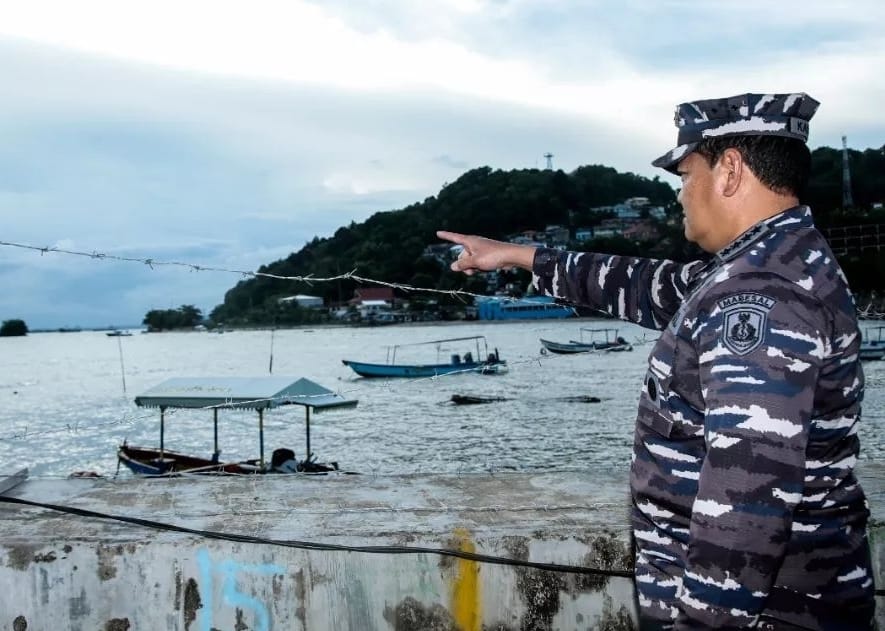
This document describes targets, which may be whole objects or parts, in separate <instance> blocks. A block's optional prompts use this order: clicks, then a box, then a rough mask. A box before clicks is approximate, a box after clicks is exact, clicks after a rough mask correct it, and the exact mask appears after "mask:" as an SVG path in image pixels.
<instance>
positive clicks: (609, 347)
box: [541, 327, 633, 355]
mask: <svg viewBox="0 0 885 631" xmlns="http://www.w3.org/2000/svg"><path fill="white" fill-rule="evenodd" d="M585 333H586V334H587V337H586V338H585V335H584V334H585ZM541 345H542V346H543V348H542V349H541V352H547V351H549V352H551V353H557V354H559V355H568V354H573V353H599V352H603V353H616V352H620V351H632V350H633V345H632V344H630V343H629V342H628V341H627V340H625V339H624V338H623V337H621V336H620V335H618V330H617V329H591V328H587V327H581V330H580V339H578V340H570V341H568V342H554V341H552V340H545V339H543V338H541Z"/></svg>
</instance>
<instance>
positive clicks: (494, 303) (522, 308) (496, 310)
mask: <svg viewBox="0 0 885 631" xmlns="http://www.w3.org/2000/svg"><path fill="white" fill-rule="evenodd" d="M476 315H477V317H478V318H479V319H480V320H545V319H549V318H557V319H559V318H573V317H575V315H577V314H576V312H575V309H574V307H570V306H568V305H563V304H559V303H557V302H556V301H555V300H554V299H553V298H551V297H550V296H527V297H525V298H504V297H500V296H487V297H481V298H477V299H476Z"/></svg>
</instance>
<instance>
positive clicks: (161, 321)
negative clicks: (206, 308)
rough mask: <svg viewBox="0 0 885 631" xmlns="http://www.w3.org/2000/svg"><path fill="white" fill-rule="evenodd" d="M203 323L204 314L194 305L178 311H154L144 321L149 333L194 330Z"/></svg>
mask: <svg viewBox="0 0 885 631" xmlns="http://www.w3.org/2000/svg"><path fill="white" fill-rule="evenodd" d="M202 321H203V313H202V312H201V311H200V310H199V309H197V308H196V307H195V306H193V305H181V306H180V307H179V308H178V309H153V310H151V311H148V312H147V314H145V316H144V320H142V324H145V325H147V328H148V331H171V330H173V329H192V328H194V327H195V326H197V325H198V324H200V323H201V322H202Z"/></svg>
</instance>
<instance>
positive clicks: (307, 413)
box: [304, 405, 310, 463]
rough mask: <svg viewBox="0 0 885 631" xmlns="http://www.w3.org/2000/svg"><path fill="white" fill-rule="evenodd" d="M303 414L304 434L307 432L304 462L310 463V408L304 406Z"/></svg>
mask: <svg viewBox="0 0 885 631" xmlns="http://www.w3.org/2000/svg"><path fill="white" fill-rule="evenodd" d="M304 412H305V417H304V419H305V422H304V427H305V428H306V432H307V441H306V442H307V460H305V461H304V462H307V463H309V462H310V406H309V405H305V406H304Z"/></svg>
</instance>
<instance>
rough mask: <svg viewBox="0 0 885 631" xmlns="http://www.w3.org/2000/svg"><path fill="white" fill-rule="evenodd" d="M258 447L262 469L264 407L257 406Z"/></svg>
mask: <svg viewBox="0 0 885 631" xmlns="http://www.w3.org/2000/svg"><path fill="white" fill-rule="evenodd" d="M258 448H259V454H260V458H261V459H260V460H259V462H260V463H261V468H262V469H264V408H258Z"/></svg>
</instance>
